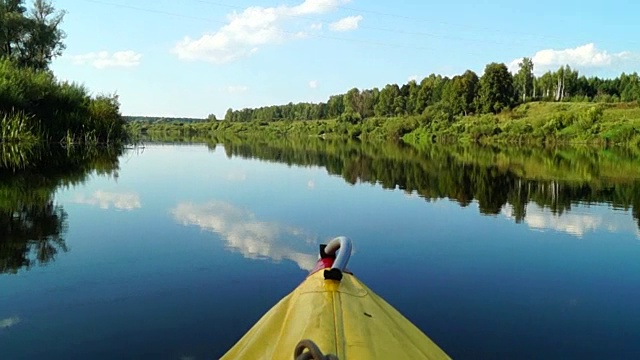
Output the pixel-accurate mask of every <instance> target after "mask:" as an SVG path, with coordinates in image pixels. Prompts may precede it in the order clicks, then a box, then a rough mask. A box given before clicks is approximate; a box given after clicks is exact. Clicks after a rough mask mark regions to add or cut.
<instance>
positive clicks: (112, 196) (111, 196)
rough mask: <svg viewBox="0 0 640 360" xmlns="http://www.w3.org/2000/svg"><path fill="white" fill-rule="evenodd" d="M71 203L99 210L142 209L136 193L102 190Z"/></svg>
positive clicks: (80, 197)
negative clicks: (90, 206)
mask: <svg viewBox="0 0 640 360" xmlns="http://www.w3.org/2000/svg"><path fill="white" fill-rule="evenodd" d="M73 202H74V203H76V204H85V205H92V206H98V207H100V208H101V209H109V208H111V207H113V208H115V209H119V210H126V211H131V210H134V209H139V208H141V207H142V203H141V202H140V196H139V195H138V194H136V193H116V192H108V191H102V190H98V191H96V192H94V193H93V194H91V195H90V196H85V195H78V196H77V197H76V198H75V199H74V200H73Z"/></svg>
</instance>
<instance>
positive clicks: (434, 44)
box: [52, 0, 640, 117]
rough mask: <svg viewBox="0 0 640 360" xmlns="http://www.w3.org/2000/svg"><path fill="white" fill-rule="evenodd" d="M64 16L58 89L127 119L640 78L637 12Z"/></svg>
mask: <svg viewBox="0 0 640 360" xmlns="http://www.w3.org/2000/svg"><path fill="white" fill-rule="evenodd" d="M54 5H55V6H56V7H57V8H58V9H64V10H66V11H67V12H68V13H67V15H66V17H65V21H64V23H63V25H62V26H63V29H64V30H65V31H66V33H67V38H66V40H65V42H66V45H67V49H66V50H65V52H64V55H63V56H62V57H60V58H57V59H56V60H55V61H54V63H53V66H52V68H53V70H54V71H55V72H56V74H57V75H58V77H59V78H61V79H66V80H73V81H76V82H80V83H84V84H85V85H86V86H87V87H88V88H89V89H91V90H92V91H93V92H95V93H99V92H117V93H118V94H119V95H120V99H121V103H122V112H123V113H124V114H125V115H158V116H185V117H206V116H207V115H208V114H210V113H214V114H216V115H217V116H218V117H221V116H223V115H224V112H225V111H226V109H227V108H229V107H232V108H234V109H237V108H243V107H257V106H263V105H272V104H284V103H288V102H290V101H292V102H300V101H310V102H318V101H326V99H327V98H328V97H329V95H332V94H337V93H344V92H346V91H347V90H349V89H350V88H353V87H358V88H372V87H383V86H384V85H385V84H387V83H405V82H407V81H408V79H410V78H416V79H417V80H418V81H419V80H420V79H422V78H423V77H424V76H426V75H428V74H430V73H434V72H435V73H440V74H443V75H448V76H452V75H455V74H458V73H462V72H464V71H465V70H466V69H471V70H474V71H476V72H477V73H478V74H479V75H481V74H482V71H483V69H484V66H485V65H486V64H487V63H490V62H493V61H496V62H504V63H506V64H509V65H512V64H513V62H514V61H516V60H517V59H519V58H521V57H523V56H529V57H533V60H534V65H535V67H536V72H542V71H544V70H546V69H554V68H557V67H558V66H560V65H561V64H565V63H567V64H569V65H571V66H572V67H575V68H578V69H579V70H580V71H581V72H582V73H584V74H587V75H598V76H616V75H618V74H619V73H620V72H622V71H625V72H633V71H637V70H638V69H639V68H640V40H637V39H640V26H638V22H637V14H638V13H640V2H636V1H620V0H617V1H616V0H612V1H609V2H606V3H604V2H596V1H592V0H584V1H580V2H578V1H564V2H561V1H548V0H540V1H537V2H535V3H532V2H520V1H505V0H498V1H490V2H489V1H478V0H449V1H426V0H425V1H407V0H405V1H402V0H399V1H380V0H370V1H364V0H273V1H262V0H253V1H249V0H155V1H150V0H57V1H56V0H54Z"/></svg>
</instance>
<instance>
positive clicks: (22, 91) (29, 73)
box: [0, 59, 126, 144]
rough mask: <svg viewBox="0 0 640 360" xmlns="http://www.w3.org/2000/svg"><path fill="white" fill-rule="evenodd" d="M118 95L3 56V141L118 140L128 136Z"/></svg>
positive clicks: (0, 96) (0, 76)
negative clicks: (97, 92)
mask: <svg viewBox="0 0 640 360" xmlns="http://www.w3.org/2000/svg"><path fill="white" fill-rule="evenodd" d="M119 107H120V104H119V102H118V98H117V96H115V95H98V96H91V95H90V94H89V91H88V90H87V89H86V88H85V87H84V86H82V85H78V84H75V83H69V82H66V81H58V80H57V79H56V78H55V76H54V75H53V73H52V72H51V71H49V70H37V69H32V68H26V67H20V66H17V65H16V64H15V63H14V62H12V61H10V60H8V59H0V129H1V130H0V142H3V143H15V142H22V143H25V142H27V143H28V142H38V141H41V142H44V141H46V142H64V143H67V144H75V143H83V144H98V143H114V142H122V141H124V140H125V138H126V131H125V130H126V129H125V122H124V120H123V119H122V116H121V115H120V110H119Z"/></svg>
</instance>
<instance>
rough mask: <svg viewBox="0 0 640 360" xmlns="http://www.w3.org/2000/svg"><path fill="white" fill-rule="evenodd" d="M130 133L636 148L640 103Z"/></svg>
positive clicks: (165, 127)
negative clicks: (468, 114) (462, 114)
mask: <svg viewBox="0 0 640 360" xmlns="http://www.w3.org/2000/svg"><path fill="white" fill-rule="evenodd" d="M129 128H130V130H131V132H132V133H134V134H154V135H155V136H196V135H197V136H200V137H205V138H206V137H210V136H212V135H214V134H226V135H236V136H261V137H265V138H280V137H284V136H317V137H323V138H359V139H362V140H371V139H375V140H389V139H402V140H403V141H404V142H406V143H408V144H411V145H415V146H421V145H424V144H426V143H433V142H446V143H456V142H459V143H478V144H485V145H488V144H520V145H522V144H527V145H537V146H545V145H554V144H590V145H599V146H603V145H608V146H612V145H619V146H634V147H637V146H639V145H640V106H639V104H638V103H592V102H575V103H574V102H571V103H569V102H559V103H550V102H532V103H526V104H524V105H520V106H518V107H516V108H515V109H513V110H511V111H504V112H502V113H500V114H496V115H494V114H484V115H471V116H458V117H452V116H449V115H448V114H447V113H445V112H439V111H438V109H437V108H434V109H430V111H426V112H425V113H424V114H423V115H419V116H404V117H371V118H366V119H364V120H360V119H345V118H341V119H333V120H304V121H302V120H301V121H271V122H267V121H250V122H229V121H208V122H202V123H196V124H188V123H172V124H170V123H163V124H149V123H141V122H137V123H135V124H130V125H129Z"/></svg>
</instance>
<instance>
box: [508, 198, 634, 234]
mask: <svg viewBox="0 0 640 360" xmlns="http://www.w3.org/2000/svg"><path fill="white" fill-rule="evenodd" d="M576 210H577V209H576ZM576 210H572V211H568V212H565V213H563V214H553V213H552V212H551V210H549V209H545V208H542V207H540V206H538V205H534V204H528V205H527V207H526V213H527V215H526V216H525V218H524V222H525V223H526V224H527V225H528V226H529V227H530V228H531V229H535V230H547V229H550V230H556V231H561V232H565V233H567V234H570V235H573V236H575V237H577V238H582V237H584V235H585V234H587V233H590V232H596V231H609V232H612V233H621V232H628V233H632V234H635V235H636V237H638V238H639V239H640V229H638V226H637V224H636V223H635V222H634V221H633V218H632V216H631V215H629V214H627V213H622V212H619V211H609V212H607V213H587V212H586V211H588V209H585V208H580V211H576ZM502 214H504V215H505V216H506V217H507V218H510V219H512V218H515V216H514V215H513V209H512V208H511V207H510V206H505V207H504V208H503V209H502Z"/></svg>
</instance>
